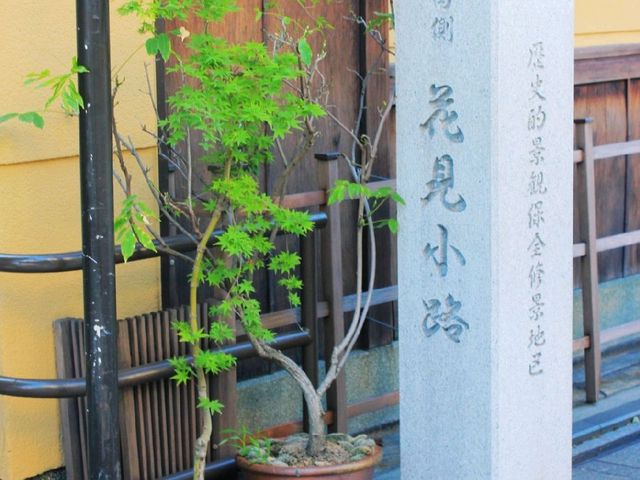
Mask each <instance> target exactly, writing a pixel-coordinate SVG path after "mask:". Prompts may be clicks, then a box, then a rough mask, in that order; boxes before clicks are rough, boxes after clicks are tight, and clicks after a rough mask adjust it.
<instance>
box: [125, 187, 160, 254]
mask: <svg viewBox="0 0 640 480" xmlns="http://www.w3.org/2000/svg"><path fill="white" fill-rule="evenodd" d="M156 218H157V215H156V214H155V213H154V212H153V210H151V209H150V208H149V207H148V206H147V205H146V204H145V203H144V202H142V201H140V200H139V199H138V197H137V195H129V196H128V197H126V198H125V199H124V200H123V202H122V209H121V210H120V213H119V214H118V216H117V217H116V218H115V220H114V235H115V239H116V242H117V243H119V244H120V248H121V251H122V257H123V258H124V261H125V262H126V261H127V260H128V259H129V258H130V257H131V255H133V253H134V252H135V250H136V244H137V243H140V244H141V245H142V246H143V247H144V248H146V249H148V250H152V251H154V252H155V251H157V249H156V246H155V245H154V243H153V238H152V237H151V235H150V234H149V233H148V232H147V228H146V226H148V225H150V224H151V220H152V219H156Z"/></svg>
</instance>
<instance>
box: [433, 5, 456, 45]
mask: <svg viewBox="0 0 640 480" xmlns="http://www.w3.org/2000/svg"><path fill="white" fill-rule="evenodd" d="M451 2H452V0H433V4H434V5H435V7H436V11H435V15H434V17H433V22H432V23H431V33H432V35H433V39H434V40H436V41H438V40H439V41H444V42H449V43H452V42H453V16H452V15H450V13H449V9H450V8H451Z"/></svg>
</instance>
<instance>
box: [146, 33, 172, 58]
mask: <svg viewBox="0 0 640 480" xmlns="http://www.w3.org/2000/svg"><path fill="white" fill-rule="evenodd" d="M144 46H145V48H146V50H147V53H148V54H149V55H155V54H156V53H159V54H160V56H162V59H163V60H164V61H165V62H166V61H167V60H169V55H170V53H171V39H170V38H169V35H167V34H166V33H156V34H154V35H153V36H152V37H151V38H149V39H147V41H146V42H145V44H144Z"/></svg>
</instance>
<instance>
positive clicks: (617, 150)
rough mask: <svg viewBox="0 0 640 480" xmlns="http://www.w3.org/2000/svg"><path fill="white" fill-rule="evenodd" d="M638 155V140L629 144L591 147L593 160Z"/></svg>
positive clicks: (639, 148)
mask: <svg viewBox="0 0 640 480" xmlns="http://www.w3.org/2000/svg"><path fill="white" fill-rule="evenodd" d="M637 153H640V140H632V141H630V142H620V143H607V144H604V145H598V146H596V147H593V159H594V160H602V159H605V158H613V157H619V156H623V155H635V154H637Z"/></svg>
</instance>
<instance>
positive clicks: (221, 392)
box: [55, 304, 236, 480]
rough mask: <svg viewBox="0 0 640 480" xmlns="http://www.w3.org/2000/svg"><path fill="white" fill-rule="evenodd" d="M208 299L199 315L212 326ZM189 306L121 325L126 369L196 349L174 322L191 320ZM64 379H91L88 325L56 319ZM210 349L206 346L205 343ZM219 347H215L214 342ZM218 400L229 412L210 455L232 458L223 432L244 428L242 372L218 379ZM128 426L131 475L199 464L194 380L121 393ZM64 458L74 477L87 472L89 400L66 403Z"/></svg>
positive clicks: (125, 448)
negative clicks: (87, 374) (239, 405)
mask: <svg viewBox="0 0 640 480" xmlns="http://www.w3.org/2000/svg"><path fill="white" fill-rule="evenodd" d="M207 310H208V304H201V305H200V308H199V311H198V318H199V322H200V324H201V326H202V327H203V328H205V329H208V328H209V327H210V322H209V320H208V315H207ZM187 319H188V309H187V308H186V307H185V308H181V309H178V310H167V311H164V312H156V313H150V314H144V315H139V316H136V317H132V318H127V319H125V320H122V321H120V322H119V324H118V326H119V329H118V350H119V356H120V358H119V362H120V363H119V366H120V368H128V367H135V366H139V365H145V364H147V363H153V362H157V361H160V360H165V359H167V358H172V357H175V356H179V355H186V354H189V353H190V352H189V349H188V347H187V345H185V344H184V343H180V342H178V339H177V336H176V334H175V331H174V330H173V329H172V328H171V323H172V322H173V321H175V320H185V321H186V320H187ZM55 334H56V343H57V345H58V349H57V358H56V361H57V368H58V376H59V377H61V378H74V377H82V376H84V335H83V322H82V321H81V320H78V319H64V320H58V321H57V322H55ZM205 346H206V345H205ZM209 347H211V346H209ZM210 385H211V386H210V391H211V396H212V398H217V399H219V400H221V401H222V403H223V404H224V405H225V415H224V416H222V417H221V416H216V417H215V422H216V424H215V430H216V432H215V436H214V438H213V442H212V448H211V449H210V451H209V454H208V459H209V460H213V459H218V458H223V457H225V456H228V455H229V454H230V453H231V452H230V451H229V448H228V447H224V448H217V444H218V443H219V442H220V436H221V435H222V429H225V428H236V423H235V422H236V410H235V409H236V378H235V371H230V372H226V373H223V374H222V375H218V376H217V377H216V378H215V379H212V381H211V382H210ZM120 406H121V408H120V429H121V437H122V468H123V478H124V479H125V480H129V479H130V480H146V479H156V478H162V477H164V476H166V475H169V474H172V473H176V472H179V471H182V470H186V469H188V468H191V467H192V465H193V459H192V451H193V443H194V440H195V438H196V435H197V425H198V422H197V420H198V418H199V415H200V412H199V410H198V409H196V392H195V384H194V382H189V383H188V384H187V385H183V386H178V385H177V384H176V382H174V381H173V380H170V379H167V380H162V381H158V382H153V383H147V384H144V385H138V386H135V387H132V388H126V389H123V390H121V403H120ZM60 409H61V419H62V431H63V438H64V442H63V444H64V456H65V465H66V467H67V475H68V477H69V478H73V479H81V478H85V479H86V478H88V477H87V467H86V445H87V442H86V428H85V427H84V425H85V422H86V415H85V401H84V398H83V397H80V398H78V399H63V400H61V401H60Z"/></svg>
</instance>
